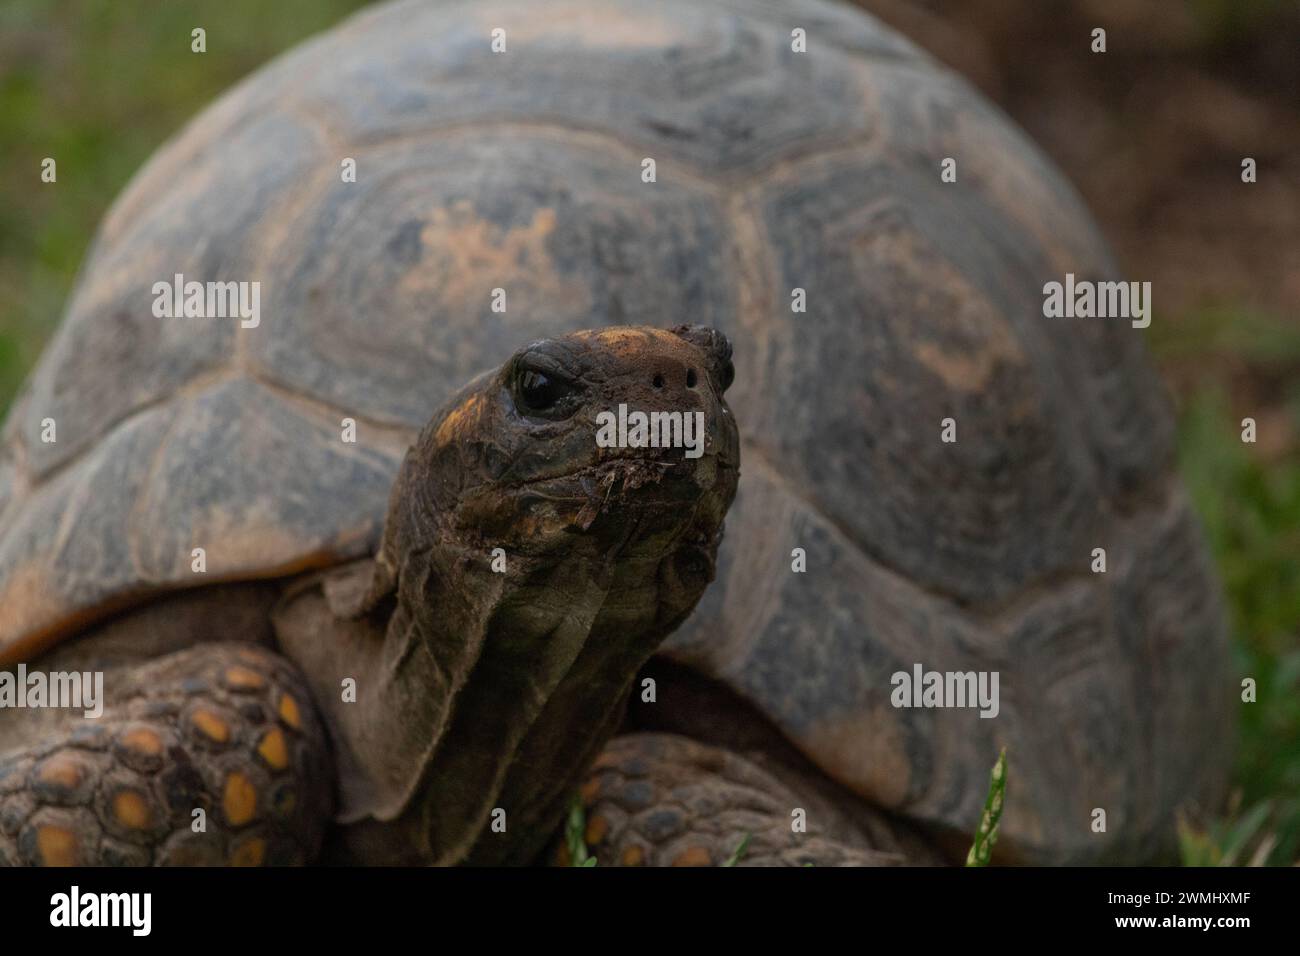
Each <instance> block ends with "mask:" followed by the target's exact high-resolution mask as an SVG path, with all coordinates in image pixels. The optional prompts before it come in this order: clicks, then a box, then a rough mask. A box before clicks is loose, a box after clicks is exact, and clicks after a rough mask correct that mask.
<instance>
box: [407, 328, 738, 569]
mask: <svg viewBox="0 0 1300 956" xmlns="http://www.w3.org/2000/svg"><path fill="white" fill-rule="evenodd" d="M733 375H734V372H733V369H732V364H731V345H730V343H729V342H728V341H727V339H726V337H725V336H724V335H722V334H721V333H720V332H717V331H715V330H713V329H708V328H704V327H700V326H679V327H677V328H676V329H673V330H671V331H665V330H661V329H655V328H640V327H617V328H608V329H599V330H594V331H586V332H575V333H573V334H570V335H565V336H562V337H559V338H554V339H544V340H541V341H538V342H533V343H532V344H530V345H527V346H525V347H524V348H522V349H520V350H519V351H518V352H517V353H515V355H514V356H512V357H511V359H510V360H509V361H508V362H506V363H505V364H504V365H503V366H502V367H501V368H500V369H498V370H497V371H495V372H493V373H489V374H488V375H487V376H483V377H481V378H480V379H477V380H476V381H475V382H472V383H471V384H470V385H469V386H468V387H467V388H466V389H465V390H464V391H463V392H462V393H461V394H460V395H459V396H457V398H456V399H454V400H453V401H452V402H451V403H450V404H449V406H448V408H447V409H446V411H445V412H444V413H442V414H441V415H440V416H439V417H438V418H436V419H435V420H434V422H433V423H431V425H430V429H429V432H428V433H427V438H428V439H429V441H428V444H427V447H426V449H425V453H426V455H427V460H428V462H429V472H430V476H431V478H432V480H433V482H434V484H435V487H436V488H437V489H438V491H439V494H440V495H441V496H442V497H441V499H440V500H439V501H438V502H437V507H438V509H439V511H440V512H441V513H443V514H447V515H451V516H454V527H453V528H452V529H450V530H452V531H453V533H454V534H455V535H456V536H457V537H459V538H464V539H467V540H470V539H481V540H484V541H491V542H493V543H494V546H495V547H500V548H502V549H504V550H505V551H506V552H507V553H508V554H510V555H519V556H531V557H536V558H541V557H543V556H547V557H549V558H551V559H559V558H561V557H562V556H564V555H566V554H570V553H574V554H583V555H586V556H588V557H590V558H593V559H595V558H597V557H598V556H603V559H604V560H609V559H610V558H612V557H613V556H615V555H616V554H623V553H633V554H639V555H641V556H642V557H644V556H645V555H646V553H647V552H650V551H653V550H655V546H656V544H657V545H659V546H660V550H661V551H662V550H665V549H667V548H670V547H672V546H673V545H674V544H675V543H677V542H679V541H680V540H681V539H682V538H683V537H694V538H697V539H708V540H709V541H712V540H713V539H714V538H716V537H717V533H718V530H719V528H720V526H721V523H722V518H723V515H724V514H725V512H726V510H727V508H728V506H729V505H730V503H731V499H732V497H733V495H734V494H735V489H736V480H737V467H738V457H739V439H738V436H737V430H736V423H735V419H734V418H733V417H732V414H731V410H730V409H729V408H728V407H727V404H726V401H725V399H724V397H723V393H724V392H725V390H726V389H727V387H728V386H729V385H730V384H731V378H732V376H733ZM709 557H710V561H711V556H709Z"/></svg>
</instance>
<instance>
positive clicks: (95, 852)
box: [0, 644, 334, 866]
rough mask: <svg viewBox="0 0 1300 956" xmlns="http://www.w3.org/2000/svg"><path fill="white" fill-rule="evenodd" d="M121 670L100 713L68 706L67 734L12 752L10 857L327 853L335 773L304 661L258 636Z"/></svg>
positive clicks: (7, 800)
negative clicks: (88, 715)
mask: <svg viewBox="0 0 1300 956" xmlns="http://www.w3.org/2000/svg"><path fill="white" fill-rule="evenodd" d="M110 682H111V683H112V686H111V687H110V686H106V687H105V690H106V696H108V697H109V706H108V707H106V708H105V711H104V714H103V715H102V716H101V717H100V718H98V719H85V718H83V717H82V716H81V715H80V714H76V715H75V716H74V715H69V717H68V718H67V720H66V721H64V722H63V723H62V724H61V725H60V732H58V733H52V734H50V735H48V737H46V738H44V739H43V740H41V742H40V743H38V744H35V745H28V746H27V747H26V748H25V749H19V750H17V751H14V752H10V753H6V754H3V755H0V863H4V864H10V865H16V864H26V865H53V866H96V865H147V864H155V865H167V864H172V865H194V864H200V865H201V864H216V865H222V864H232V865H260V864H268V865H275V864H280V865H284V864H302V863H308V862H311V861H312V860H313V859H315V857H316V854H317V853H318V851H319V847H320V842H321V837H322V833H323V831H324V829H325V827H326V826H327V825H328V824H329V821H330V818H331V813H332V807H333V793H334V781H333V773H332V767H331V760H330V756H329V747H328V743H327V738H326V733H325V729H324V727H323V726H322V725H321V723H320V721H319V720H318V718H317V717H316V714H315V712H314V709H313V706H312V703H311V700H310V699H309V698H308V696H307V693H306V691H305V689H304V687H305V685H304V683H303V680H302V678H301V677H300V675H299V674H298V672H297V671H296V669H295V668H294V667H293V665H291V664H290V663H288V662H287V661H286V660H284V659H283V658H281V657H279V656H277V655H275V654H274V653H271V652H270V651H267V650H264V649H263V648H261V647H258V646H255V645H249V644H205V645H200V646H197V647H192V648H189V649H187V650H183V651H179V652H176V653H173V654H170V655H167V656H165V657H162V658H159V659H158V660H155V661H151V662H148V663H145V664H141V665H137V666H135V667H133V668H130V669H123V670H120V671H115V672H113V673H111V674H108V675H106V680H105V684H106V685H109V684H110ZM197 810H202V811H203V813H202V814H197V813H196V812H195V811H197ZM200 821H201V823H202V826H201V827H200Z"/></svg>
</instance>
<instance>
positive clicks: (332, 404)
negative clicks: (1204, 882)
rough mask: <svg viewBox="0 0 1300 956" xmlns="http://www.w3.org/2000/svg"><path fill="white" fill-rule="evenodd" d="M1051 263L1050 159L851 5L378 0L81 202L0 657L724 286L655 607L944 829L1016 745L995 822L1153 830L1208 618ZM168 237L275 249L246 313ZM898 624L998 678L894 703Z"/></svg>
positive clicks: (814, 736)
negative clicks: (172, 308)
mask: <svg viewBox="0 0 1300 956" xmlns="http://www.w3.org/2000/svg"><path fill="white" fill-rule="evenodd" d="M495 28H501V29H503V30H504V31H505V33H504V39H505V44H506V48H505V51H504V52H494V51H493V49H492V39H491V35H492V31H493V30H494V29H495ZM797 29H801V30H803V31H805V35H806V38H807V51H806V52H796V51H795V49H794V48H793V47H794V46H795V45H796V44H795V43H794V42H793V40H792V37H793V36H794V34H793V33H792V31H795V30H797ZM949 157H951V158H954V159H955V160H956V164H957V165H956V168H957V180H956V182H944V181H943V180H942V178H941V175H940V171H941V163H942V161H943V160H944V159H945V158H949ZM645 159H653V160H654V168H655V176H654V181H646V179H647V178H648V177H647V176H645V175H644V170H645V168H646V164H645V163H644V162H643V161H644V160H645ZM349 161H351V163H354V164H355V181H348V180H349V179H351V178H352V177H350V176H348V175H347V168H348V166H349ZM1067 272H1072V273H1074V274H1076V275H1077V276H1080V277H1085V278H1086V277H1093V278H1098V277H1110V276H1112V275H1113V274H1114V265H1113V263H1112V260H1111V258H1110V255H1109V253H1108V251H1107V249H1106V247H1105V245H1104V243H1103V241H1102V240H1101V238H1100V236H1099V234H1098V231H1097V229H1096V228H1095V227H1094V225H1093V223H1092V221H1091V219H1090V218H1089V215H1088V213H1087V212H1086V210H1085V209H1084V208H1083V207H1082V205H1081V203H1080V201H1079V199H1078V198H1077V197H1076V195H1075V193H1074V192H1073V191H1072V190H1071V188H1070V187H1069V186H1068V185H1067V184H1066V183H1065V182H1064V181H1063V179H1062V177H1061V176H1060V175H1059V173H1058V172H1057V171H1056V170H1055V169H1054V168H1053V167H1052V165H1051V163H1050V162H1049V161H1048V160H1047V159H1045V158H1044V156H1043V155H1042V154H1041V153H1040V152H1039V151H1038V150H1037V149H1036V148H1035V147H1034V146H1033V145H1032V144H1031V143H1030V142H1029V141H1028V140H1027V139H1026V137H1025V136H1024V135H1023V134H1022V133H1020V132H1019V131H1018V130H1017V129H1016V128H1015V127H1014V126H1013V125H1012V124H1011V122H1009V121H1008V120H1007V118H1006V117H1005V116H1003V115H1002V114H1001V113H1000V112H999V111H998V110H997V109H996V108H994V107H993V106H991V105H990V104H989V103H987V102H986V101H985V100H984V99H982V98H981V97H980V96H979V95H978V94H976V93H975V92H974V91H972V89H971V88H970V87H969V86H968V85H967V84H966V83H965V82H963V81H962V80H961V79H960V78H959V77H957V76H955V75H953V74H952V73H951V72H949V71H948V70H946V69H944V68H942V67H941V66H939V65H938V64H936V63H935V62H934V61H933V60H932V59H930V58H929V57H928V56H926V55H925V54H923V53H921V52H920V51H918V50H917V49H916V48H915V47H913V46H912V45H911V44H910V43H908V42H907V41H905V40H903V39H902V38H900V37H899V36H897V35H895V34H893V33H892V32H890V31H889V30H888V29H886V28H884V27H883V26H881V25H880V24H878V23H877V22H876V21H874V20H872V19H870V18H869V17H867V16H866V15H864V14H861V13H858V12H856V11H853V10H851V9H849V8H846V7H839V6H833V5H829V4H824V3H821V2H814V0H799V2H790V0H780V2H777V0H771V2H759V0H749V2H744V0H712V2H708V3H701V2H699V0H671V2H665V3H659V4H646V3H644V2H640V0H619V2H605V3H601V4H599V5H593V4H589V3H579V4H570V3H560V2H556V3H536V2H531V0H529V2H523V0H517V2H504V3H484V2H475V3H438V4H424V3H415V2H400V3H395V4H389V5H383V6H379V7H377V8H372V9H370V10H368V11H366V12H364V13H362V14H360V15H358V16H356V17H354V18H352V19H351V20H349V21H347V22H346V23H344V24H343V25H342V26H340V27H339V28H337V29H335V30H333V31H331V32H329V33H326V34H324V35H323V36H321V37H319V38H317V39H314V40H312V41H311V42H308V43H306V44H304V45H302V46H300V47H299V48H297V49H295V50H294V51H291V52H290V53H288V54H287V55H285V56H283V57H281V58H280V59H278V60H276V61H275V62H273V63H272V64H270V65H269V66H267V67H266V68H264V69H262V70H261V71H259V72H258V73H256V74H255V75H253V76H252V77H250V78H249V79H247V80H246V81H244V82H242V83H241V84H239V85H238V86H237V87H236V88H235V89H233V90H232V91H230V92H229V93H228V94H227V95H226V96H224V97H223V98H222V99H220V100H219V101H218V102H217V103H215V104H214V105H213V106H212V107H210V108H209V109H208V110H206V111H205V112H204V113H203V114H202V115H201V116H199V117H198V118H197V119H196V120H195V121H193V122H192V123H191V124H190V125H189V126H188V127H186V128H185V129H184V130H183V131H182V132H181V133H180V134H179V135H178V136H177V137H176V138H175V139H174V140H172V141H171V142H170V143H168V144H167V145H166V146H165V147H164V148H163V149H161V150H160V151H159V152H158V154H157V155H156V156H155V157H154V158H153V159H152V160H151V161H150V162H149V163H148V165H147V166H146V167H145V168H144V169H143V170H142V171H141V172H140V173H139V174H138V175H137V176H136V178H135V179H134V181H133V182H132V183H131V185H130V186H129V187H128V189H127V190H126V192H125V193H124V195H122V196H121V197H120V198H119V199H118V201H117V203H116V204H115V205H114V206H113V208H112V210H111V211H110V213H109V214H108V216H107V218H106V220H105V221H104V223H103V225H102V227H101V230H100V233H99V235H98V238H97V240H96V242H95V244H94V247H93V249H92V251H91V253H90V255H89V257H88V262H87V263H86V265H85V266H84V269H83V273H82V276H81V279H80V281H79V283H78V286H77V288H76V290H75V293H74V294H73V297H72V299H71V301H70V303H69V305H68V308H67V314H66V317H65V319H64V321H63V324H62V326H61V328H60V329H59V331H58V333H57V335H56V336H55V338H54V339H53V341H52V342H51V343H50V345H49V347H48V349H47V351H46V353H45V355H44V357H43V359H42V360H41V362H40V363H39V365H38V367H37V369H36V371H35V373H34V375H33V376H32V378H31V379H30V381H29V383H28V385H27V387H26V389H25V391H24V393H23V394H22V396H21V397H20V399H19V401H18V402H17V403H16V405H15V407H14V408H13V410H12V412H11V414H10V416H9V418H8V421H7V423H6V425H5V428H4V432H3V448H2V450H0V658H3V659H4V660H8V661H15V660H20V659H28V660H30V659H31V658H32V657H33V656H34V655H37V654H38V653H40V652H41V651H42V650H43V649H45V648H48V647H50V646H51V645H52V644H54V643H55V642H57V641H59V640H60V639H62V638H64V637H67V636H70V635H73V634H75V633H76V632H77V631H78V629H79V628H81V627H83V626H85V625H86V624H87V623H90V622H93V621H96V620H98V619H101V618H103V617H105V616H106V615H108V614H110V613H113V612H116V611H118V610H121V609H123V608H127V607H131V606H134V605H138V604H139V603H141V602H145V601H148V600H150V599H151V598H152V597H154V596H156V595H159V594H160V593H163V592H165V591H167V590H169V589H177V588H186V587H192V586H195V585H198V584H209V583H213V582H215V581H218V580H224V581H239V580H247V579H253V578H269V577H278V576H285V575H289V574H292V573H295V572H297V571H300V570H303V569H307V568H312V567H320V566H329V565H331V564H333V563H337V562H341V561H344V560H347V559H350V558H353V557H356V556H359V555H364V554H366V553H368V552H369V551H371V550H372V549H373V548H374V546H375V543H376V541H377V538H378V535H379V533H380V530H381V526H382V522H383V518H384V514H385V509H386V504H387V497H388V492H389V489H390V486H391V483H392V480H393V477H394V475H395V473H396V470H397V467H398V464H399V462H400V460H401V456H402V454H403V453H404V451H405V449H406V447H407V445H408V443H409V442H410V441H411V439H412V438H413V436H414V435H415V434H416V433H417V431H418V429H419V428H420V426H421V425H423V424H424V422H425V421H426V419H427V418H428V416H429V414H430V413H431V411H432V410H433V409H434V408H435V407H436V406H437V405H438V404H439V403H440V402H441V401H442V400H443V399H445V398H446V397H448V396H449V395H450V394H451V392H452V391H453V390H454V389H456V388H457V387H458V386H460V385H461V384H462V383H463V382H464V381H466V380H467V379H468V378H469V377H470V375H471V374H473V373H475V372H477V371H480V370H482V369H485V368H488V367H491V366H494V365H497V364H499V363H500V362H501V361H503V360H504V359H505V358H506V357H507V356H508V355H509V354H510V353H511V352H512V351H513V350H514V349H515V348H517V347H518V346H519V345H520V344H521V343H523V342H526V341H529V340H532V339H536V338H540V337H544V336H547V335H551V334H555V333H560V332H564V331H568V330H572V329H576V328H583V327H593V326H601V325H609V324H620V323H628V324H648V325H660V326H672V325H676V324H678V323H681V322H685V321H689V322H692V323H700V324H707V325H713V326H715V327H717V328H719V329H721V330H723V331H725V332H726V333H727V334H728V335H729V336H730V337H731V339H732V340H733V342H734V343H735V345H736V358H735V363H736V368H737V375H736V382H735V385H734V387H733V389H732V391H731V393H730V403H731V406H732V408H733V409H734V410H735V412H736V415H737V418H738V420H739V423H740V425H741V428H742V434H743V442H744V450H743V461H744V475H743V477H742V479H741V485H740V492H739V495H738V498H737V501H736V504H735V506H734V508H733V510H732V513H731V516H730V517H729V520H728V531H727V536H726V539H725V543H724V546H723V553H722V557H721V559H720V563H719V572H718V580H717V582H716V583H715V585H714V586H713V588H711V589H710V591H709V592H708V593H707V594H706V597H705V599H704V601H703V602H702V604H701V606H700V608H699V609H698V610H697V612H696V614H695V615H694V616H693V617H692V619H691V620H690V621H689V622H688V623H687V624H686V625H685V626H684V627H683V629H682V630H681V631H680V632H678V633H677V634H676V635H674V636H673V638H672V639H671V640H670V643H669V645H668V647H667V648H666V652H667V653H669V654H671V655H672V656H674V657H675V658H677V659H678V660H680V661H683V662H685V663H687V664H688V665H690V666H691V667H693V668H696V669H698V670H699V671H701V672H703V673H705V674H707V675H709V676H711V677H714V678H717V679H719V680H721V681H724V682H726V684H728V685H729V686H730V687H731V688H732V689H733V690H735V691H736V692H737V693H738V694H740V695H741V696H742V697H743V698H745V699H746V700H748V701H749V702H750V703H751V704H752V705H753V706H755V707H756V708H757V709H758V710H759V711H761V712H762V713H763V714H765V715H766V716H767V717H768V718H770V719H771V720H772V721H773V722H774V723H775V724H776V726H778V727H779V728H780V729H781V731H782V732H783V733H784V734H785V735H786V736H787V737H789V739H790V740H791V741H793V742H794V743H795V744H796V745H797V746H798V747H799V748H800V749H801V750H802V751H803V752H804V753H805V754H806V755H807V756H808V757H809V758H810V759H811V760H812V761H813V762H814V763H815V764H816V765H817V766H819V767H820V768H821V769H822V770H823V771H824V772H825V773H826V774H828V775H829V776H830V777H832V778H834V779H835V780H837V781H839V782H840V783H842V784H844V785H845V786H847V787H850V788H852V789H853V790H855V791H857V792H858V793H860V794H862V795H864V796H866V797H867V798H869V799H870V800H872V801H874V802H875V803H877V804H879V805H881V806H884V807H887V808H890V809H892V810H895V811H897V812H900V813H903V814H906V815H908V816H909V817H911V818H913V819H916V820H920V821H923V822H925V823H929V824H933V825H935V826H937V827H941V828H949V829H951V830H953V831H954V832H970V830H971V829H972V827H973V825H974V822H975V821H976V820H977V819H978V817H979V813H980V808H981V806H982V801H983V794H984V786H985V783H986V781H987V773H988V768H989V767H990V766H991V764H992V762H993V760H994V757H995V756H996V754H997V750H998V747H1000V746H1003V745H1005V746H1007V747H1008V748H1009V751H1010V754H1011V768H1012V771H1011V773H1012V781H1013V782H1012V785H1011V787H1010V789H1009V796H1008V809H1007V813H1006V816H1005V817H1004V824H1003V839H1004V842H1009V843H1011V844H1013V845H1014V846H1016V847H1018V848H1020V850H1021V851H1022V853H1023V856H1024V858H1026V859H1052V860H1056V861H1069V860H1090V859H1099V858H1107V859H1120V860H1122V859H1128V858H1132V859H1138V858H1141V857H1143V856H1144V855H1146V854H1148V853H1149V852H1151V848H1152V845H1153V842H1154V841H1158V840H1160V839H1161V838H1162V837H1161V833H1163V832H1164V830H1165V829H1166V828H1167V825H1168V822H1169V820H1170V818H1171V815H1172V813H1173V810H1174V808H1175V807H1176V806H1177V805H1178V804H1179V803H1180V802H1182V801H1184V800H1186V799H1195V798H1196V797H1198V796H1202V795H1203V794H1204V791H1206V789H1207V788H1211V789H1212V788H1213V787H1214V786H1215V784H1214V783H1213V781H1215V780H1216V779H1218V778H1219V777H1221V774H1220V773H1218V772H1217V770H1218V769H1219V768H1222V766H1223V765H1224V762H1225V761H1226V759H1227V754H1226V752H1224V750H1223V747H1222V746H1221V745H1218V744H1214V743H1209V741H1211V740H1215V739H1221V737H1222V735H1220V734H1216V733H1212V730H1213V729H1214V728H1216V727H1218V726H1219V725H1221V724H1222V723H1223V722H1224V721H1226V720H1227V719H1228V715H1229V698H1228V697H1227V696H1226V693H1221V692H1219V690H1218V689H1217V688H1216V687H1215V681H1216V680H1217V679H1218V678H1217V674H1218V673H1220V672H1222V671H1223V669H1224V667H1223V660H1224V655H1225V653H1226V652H1225V633H1224V628H1223V624H1222V617H1221V612H1220V609H1219V605H1218V599H1217V596H1216V591H1215V588H1214V585H1213V580H1212V575H1211V572H1210V571H1209V569H1208V566H1207V562H1206V558H1205V555H1204V551H1203V547H1202V545H1201V543H1200V541H1199V538H1198V535H1197V531H1196V528H1195V525H1194V522H1193V521H1192V519H1191V517H1190V514H1189V510H1188V506H1187V502H1186V498H1185V495H1184V493H1183V491H1182V490H1181V488H1180V486H1179V484H1178V482H1177V479H1176V477H1175V476H1174V474H1173V431H1172V425H1171V416H1170V413H1169V410H1168V408H1167V405H1166V404H1165V400H1164V398H1163V396H1162V393H1161V391H1160V388H1159V385H1158V383H1157V380H1156V378H1155V377H1154V376H1153V374H1152V372H1151V370H1150V368H1149V366H1148V363H1147V360H1146V357H1145V354H1144V350H1143V346H1142V342H1141V339H1140V333H1138V332H1137V331H1135V330H1133V329H1132V328H1131V327H1130V325H1129V323H1128V322H1116V321H1113V320H1097V319H1079V320H1065V319H1046V318H1044V315H1043V308H1042V301H1043V300H1042V295H1043V285H1044V283H1045V282H1048V281H1052V280H1053V279H1055V280H1060V279H1061V278H1062V277H1063V275H1064V274H1065V273H1067ZM176 274H181V275H183V276H184V277H185V280H186V281H189V280H198V281H204V282H207V281H236V282H239V281H258V282H259V283H260V323H259V324H258V325H257V326H256V327H254V328H244V327H242V326H241V323H240V322H239V321H238V320H237V319H229V318H174V319H159V318H157V317H155V315H154V314H153V313H152V310H151V303H153V301H154V299H155V293H154V291H153V289H154V286H155V284H156V283H158V282H159V281H163V282H171V281H172V278H173V276H174V275H176ZM496 290H502V291H501V292H497V291H496ZM502 293H504V302H505V309H504V311H500V310H499V305H500V302H501V299H502ZM801 296H802V298H803V303H802V308H800V297H801ZM494 304H495V305H496V306H497V308H494ZM948 418H951V419H952V420H953V422H954V423H955V428H956V437H957V440H956V441H955V442H944V441H941V440H940V433H941V422H942V421H943V420H944V419H948ZM344 419H352V420H354V421H355V423H356V435H357V440H356V442H355V443H347V442H343V441H340V429H341V428H342V427H343V422H344ZM51 423H52V424H53V425H54V427H55V430H56V432H55V433H56V440H55V441H52V442H51V441H48V440H46V439H47V438H48V437H49V435H48V430H49V426H50V424H51ZM1099 547H1101V548H1105V549H1106V552H1107V554H1108V557H1109V568H1108V570H1107V572H1106V573H1105V574H1094V573H1092V571H1091V568H1090V564H1091V561H1092V552H1093V549H1094V548H1099ZM196 548H202V549H203V550H204V556H205V560H206V573H204V574H196V573H195V572H194V570H193V567H194V561H195V554H194V549H196ZM796 549H802V550H801V551H796ZM799 562H806V571H804V572H803V573H798V572H797V571H795V570H793V568H794V567H797V566H798V564H799ZM916 664H921V665H923V666H924V667H925V668H926V669H927V670H938V671H997V672H998V673H999V675H1000V694H1001V702H1000V712H999V715H998V717H997V718H995V719H983V718H980V717H979V716H978V713H977V711H975V710H973V709H936V710H930V709H916V708H912V709H906V708H897V707H894V706H892V704H891V701H890V696H891V690H892V686H891V675H894V674H896V673H899V672H907V673H910V672H911V671H912V669H913V667H914V665H916ZM1098 807H1101V808H1105V809H1106V810H1107V813H1108V815H1109V821H1110V825H1109V827H1108V832H1107V833H1104V834H1098V833H1094V832H1092V830H1091V828H1090V827H1089V822H1090V819H1091V818H1090V814H1091V812H1092V811H1093V809H1094V808H1098Z"/></svg>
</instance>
